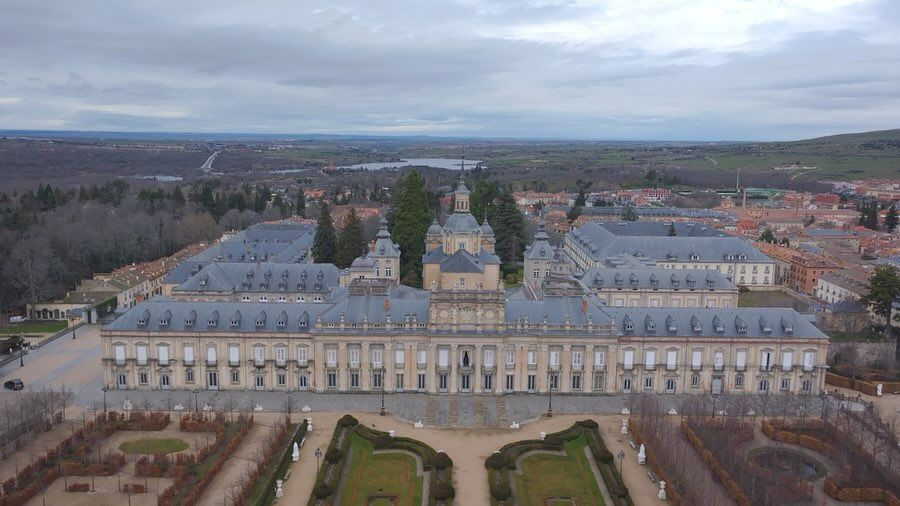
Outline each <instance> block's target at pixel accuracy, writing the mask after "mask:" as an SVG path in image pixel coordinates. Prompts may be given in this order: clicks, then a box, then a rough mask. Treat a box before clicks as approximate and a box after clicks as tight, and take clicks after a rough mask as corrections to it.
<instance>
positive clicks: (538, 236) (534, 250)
mask: <svg viewBox="0 0 900 506" xmlns="http://www.w3.org/2000/svg"><path fill="white" fill-rule="evenodd" d="M552 257H553V246H551V245H550V236H549V235H547V231H546V230H545V229H544V220H541V221H540V223H539V224H538V231H537V233H535V234H534V242H532V243H531V244H530V245H528V247H527V248H525V259H526V260H550V258H552Z"/></svg>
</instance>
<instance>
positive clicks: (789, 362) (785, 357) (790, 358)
mask: <svg viewBox="0 0 900 506" xmlns="http://www.w3.org/2000/svg"><path fill="white" fill-rule="evenodd" d="M793 365H794V353H793V352H791V351H785V352H783V353H782V354H781V367H782V368H784V369H790V368H791V366H793Z"/></svg>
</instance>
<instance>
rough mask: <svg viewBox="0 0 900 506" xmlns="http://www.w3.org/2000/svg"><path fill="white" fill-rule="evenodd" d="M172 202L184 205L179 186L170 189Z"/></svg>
mask: <svg viewBox="0 0 900 506" xmlns="http://www.w3.org/2000/svg"><path fill="white" fill-rule="evenodd" d="M172 203H173V204H175V205H176V206H178V207H181V206H183V205H184V193H181V187H180V186H175V189H174V190H172Z"/></svg>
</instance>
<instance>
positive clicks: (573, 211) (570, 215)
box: [566, 206, 581, 224]
mask: <svg viewBox="0 0 900 506" xmlns="http://www.w3.org/2000/svg"><path fill="white" fill-rule="evenodd" d="M579 216H581V206H572V207H571V208H570V209H569V210H568V211H567V212H566V219H567V220H569V223H570V224H571V223H572V222H573V221H575V220H576V219H577V218H578V217H579Z"/></svg>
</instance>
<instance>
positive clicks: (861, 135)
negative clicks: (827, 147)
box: [793, 128, 900, 144]
mask: <svg viewBox="0 0 900 506" xmlns="http://www.w3.org/2000/svg"><path fill="white" fill-rule="evenodd" d="M879 141H885V142H900V128H894V129H891V130H873V131H871V132H857V133H850V134H837V135H826V136H825V137H815V138H813V139H803V140H799V141H794V142H793V143H794V144H867V143H871V142H879Z"/></svg>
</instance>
